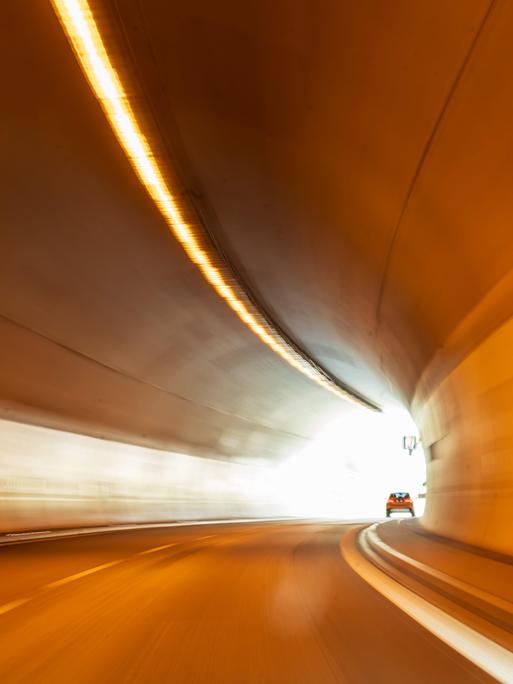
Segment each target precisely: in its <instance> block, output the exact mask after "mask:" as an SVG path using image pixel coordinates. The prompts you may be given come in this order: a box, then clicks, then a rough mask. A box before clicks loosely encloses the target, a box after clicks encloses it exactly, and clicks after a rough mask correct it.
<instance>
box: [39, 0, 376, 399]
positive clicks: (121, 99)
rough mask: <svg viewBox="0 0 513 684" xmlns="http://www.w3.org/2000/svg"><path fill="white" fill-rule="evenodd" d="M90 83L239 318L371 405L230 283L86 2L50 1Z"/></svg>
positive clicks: (310, 371)
mask: <svg viewBox="0 0 513 684" xmlns="http://www.w3.org/2000/svg"><path fill="white" fill-rule="evenodd" d="M52 3H53V6H54V9H55V11H56V14H57V16H58V17H59V19H60V21H61V23H62V26H63V28H64V30H65V32H66V34H67V36H68V39H69V40H70V42H71V44H72V46H73V48H74V50H75V53H76V55H77V58H78V61H79V63H80V65H81V67H82V70H83V71H84V73H85V76H86V78H87V80H88V81H89V84H90V86H91V88H92V90H93V92H94V94H95V95H96V97H97V98H98V100H99V102H100V104H101V106H102V108H103V111H104V113H105V115H106V117H107V120H108V121H109V123H110V125H111V128H112V130H113V131H114V134H115V135H116V137H117V139H118V141H119V143H120V144H121V147H122V148H123V150H124V152H125V154H126V156H127V158H128V159H129V161H130V163H131V165H132V167H133V168H134V170H135V172H136V174H137V176H138V177H139V179H140V181H141V183H142V184H143V185H144V187H145V188H146V190H147V192H148V193H149V195H150V197H151V198H152V199H153V201H154V202H155V204H156V206H157V207H158V209H159V211H160V213H161V214H162V216H163V218H164V219H165V221H166V223H167V225H168V227H169V229H170V231H171V232H172V234H173V235H174V236H175V238H176V239H177V240H178V242H179V243H180V245H181V246H182V248H183V249H184V251H185V253H186V254H187V256H188V257H189V259H190V260H191V261H192V262H193V263H194V264H195V265H196V266H197V267H198V268H199V270H200V271H201V273H202V275H203V276H204V278H205V279H206V280H207V282H208V283H209V284H210V285H211V286H212V288H213V289H214V290H215V291H216V292H217V294H218V295H219V296H220V297H221V298H222V299H223V300H224V301H225V302H226V303H227V304H228V306H230V307H231V309H232V310H233V311H234V312H235V313H236V314H237V316H238V317H239V319H240V320H241V321H242V322H243V323H245V325H246V326H247V327H248V328H249V329H250V330H251V331H252V332H253V333H254V334H255V335H256V336H257V337H258V338H259V339H260V340H261V341H262V342H263V343H264V344H266V345H267V346H268V347H270V348H271V349H272V350H273V351H274V352H275V353H276V354H278V356H280V357H281V358H282V359H284V360H285V361H286V362H287V363H288V364H290V365H291V366H292V367H293V368H295V369H296V370H298V371H300V372H301V373H302V374H303V375H306V376H307V377H308V378H309V379H310V380H312V381H314V382H316V383H317V384H318V385H320V386H321V387H323V388H324V389H326V390H328V391H329V392H332V393H333V394H336V395H337V396H339V397H340V398H342V399H344V400H346V401H349V402H351V403H353V404H356V405H359V406H363V407H365V408H371V409H372V408H374V409H375V407H373V406H372V405H371V404H370V403H368V402H366V401H365V400H363V399H361V398H360V397H359V396H358V395H357V394H352V393H351V392H350V391H349V390H345V389H343V388H342V387H339V386H338V385H337V384H336V383H335V382H333V381H332V380H331V379H330V378H329V377H327V376H326V375H325V374H324V373H323V372H321V371H320V369H318V368H317V367H316V366H315V365H314V364H313V363H312V362H310V361H309V360H308V359H307V358H306V357H303V356H301V355H300V354H299V353H298V352H297V351H296V350H295V349H294V348H293V347H292V346H291V345H289V344H288V343H287V341H286V340H285V339H284V338H283V337H281V335H280V334H279V332H278V331H277V330H276V329H274V328H273V326H272V325H271V324H270V323H269V322H268V321H267V320H266V319H265V318H264V317H263V316H262V315H261V314H260V312H258V310H257V309H256V308H255V307H254V306H253V305H252V303H251V301H250V300H249V299H248V298H247V297H246V296H245V293H244V292H243V291H242V289H241V288H240V286H238V284H237V283H236V282H235V281H234V282H231V283H230V282H228V280H227V278H226V277H225V275H223V272H222V267H220V266H219V265H216V263H215V255H214V254H212V253H211V250H208V251H207V249H205V248H204V247H202V246H201V245H200V243H199V241H198V238H197V236H196V235H195V233H194V231H193V230H192V229H191V226H189V225H188V224H187V223H186V221H185V219H184V217H183V214H182V212H181V210H180V207H179V206H178V204H177V202H176V200H175V198H174V197H173V194H172V192H171V190H170V189H169V187H168V184H167V183H166V181H165V180H164V174H163V172H162V170H161V168H160V167H159V164H158V162H157V159H156V156H155V154H154V152H153V150H152V149H151V147H150V144H149V143H148V140H147V138H146V136H145V135H144V133H143V132H142V129H141V126H140V124H139V122H138V120H137V117H136V116H135V114H134V111H133V109H132V107H131V105H130V102H129V97H128V94H127V92H126V90H125V89H124V88H123V85H122V83H121V80H120V78H119V75H118V73H117V72H116V70H115V68H114V67H113V66H112V63H111V61H110V58H109V55H108V52H107V49H106V47H105V44H104V42H103V40H102V38H101V35H100V32H99V30H98V27H97V25H96V21H95V19H94V17H93V14H92V12H91V9H90V7H89V4H88V3H87V1H86V0H52Z"/></svg>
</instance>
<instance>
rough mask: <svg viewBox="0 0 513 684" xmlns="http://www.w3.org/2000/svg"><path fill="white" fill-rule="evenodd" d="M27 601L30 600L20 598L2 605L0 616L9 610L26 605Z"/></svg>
mask: <svg viewBox="0 0 513 684" xmlns="http://www.w3.org/2000/svg"><path fill="white" fill-rule="evenodd" d="M28 601H30V598H22V599H17V600H16V601H11V602H10V603H4V605H3V606H0V615H3V614H4V613H8V612H9V611H10V610H13V609H14V608H17V607H18V606H22V605H23V604H24V603H27V602H28Z"/></svg>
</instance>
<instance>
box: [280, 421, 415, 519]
mask: <svg viewBox="0 0 513 684" xmlns="http://www.w3.org/2000/svg"><path fill="white" fill-rule="evenodd" d="M410 434H416V435H418V431H417V428H416V426H415V424H414V422H413V420H412V418H411V416H410V414H409V413H408V412H407V411H406V410H404V409H393V410H389V411H387V412H386V413H382V414H371V413H358V414H356V413H354V414H351V415H349V416H344V417H342V418H340V419H338V420H336V421H335V422H333V423H332V424H330V425H328V426H327V427H326V428H325V429H324V430H323V431H322V432H321V434H320V435H319V436H318V438H317V439H316V440H315V441H314V442H313V443H312V444H311V445H310V446H309V447H307V448H306V449H305V450H304V451H302V452H301V453H299V454H297V455H296V456H294V457H292V458H290V459H288V460H287V461H286V462H284V463H282V464H281V465H280V466H279V467H278V468H277V471H276V480H275V486H276V487H277V488H278V490H279V492H280V497H281V499H282V501H283V504H284V506H285V508H286V510H287V511H288V512H289V513H290V514H292V515H300V516H320V517H330V518H336V519H361V518H365V519H367V518H382V517H384V514H385V502H386V499H387V497H388V495H389V494H390V492H393V491H408V492H410V494H411V495H412V496H413V497H414V505H415V512H416V515H422V513H423V511H424V503H425V499H424V498H418V495H419V494H420V493H423V492H424V482H425V479H426V466H425V460H424V451H423V449H422V446H421V445H419V447H417V449H416V450H415V451H414V452H413V454H412V455H411V456H410V455H409V454H408V452H407V451H405V450H404V449H403V448H402V437H403V436H404V435H410Z"/></svg>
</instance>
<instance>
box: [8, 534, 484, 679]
mask: <svg viewBox="0 0 513 684" xmlns="http://www.w3.org/2000/svg"><path fill="white" fill-rule="evenodd" d="M350 529H351V526H343V525H333V524H331V525H325V524H319V523H311V524H301V523H295V524H290V523H272V524H271V523H268V524H262V523H253V524H241V525H230V526H225V525H221V524H218V525H212V526H211V527H210V528H209V531H210V532H211V534H212V535H213V536H212V538H211V539H209V540H208V542H207V541H206V540H205V539H203V540H202V541H200V539H199V538H198V528H194V527H193V528H190V527H189V528H187V527H183V528H168V529H165V528H159V529H146V530H137V531H130V532H122V533H121V532H115V533H111V534H105V535H99V536H94V537H88V538H84V537H81V538H74V539H65V540H52V541H46V542H39V543H29V544H18V545H14V546H9V547H5V548H2V549H0V554H1V556H2V562H1V563H0V605H3V604H7V603H10V602H12V601H15V600H16V599H18V598H20V597H23V598H26V597H28V598H29V600H28V601H27V602H26V603H25V604H24V605H19V606H18V607H15V608H13V609H11V610H10V611H9V612H8V613H5V614H4V615H2V616H1V617H0V679H2V681H6V682H21V681H31V682H36V681H37V682H40V683H46V682H48V683H49V682H51V683H52V684H54V683H55V682H74V683H76V684H80V683H81V682H93V681H94V682H96V683H102V682H121V681H123V682H124V681H130V682H179V683H180V684H181V683H184V684H185V683H186V682H219V683H222V684H232V683H233V684H241V683H242V682H244V684H253V683H255V684H256V683H258V682H267V683H274V682H276V683H277V684H278V683H279V684H297V683H298V682H301V684H310V683H311V684H325V683H326V684H335V683H338V684H340V683H344V682H351V683H352V684H369V683H370V682H380V683H383V684H386V683H387V682H397V681H408V682H409V681H415V682H416V684H433V682H444V683H445V682H451V684H472V683H475V682H486V683H488V682H492V681H493V680H492V679H491V678H490V677H489V676H488V675H486V674H484V673H482V672H481V671H480V670H479V669H478V668H476V667H475V666H474V665H472V664H471V663H469V662H468V661H466V660H465V659H464V658H462V657H461V656H459V655H457V654H456V653H454V652H453V651H451V650H450V649H449V648H447V647H446V646H445V645H444V644H443V643H441V642H439V641H438V640H436V639H435V638H434V637H433V636H432V635H430V634H429V633H428V632H426V631H425V630H424V629H422V628H421V627H420V626H419V625H418V624H417V623H416V622H415V621H413V620H412V619H410V618H408V617H406V616H405V615H404V613H402V612H401V611H400V610H399V609H398V608H396V607H395V606H394V605H393V604H391V603H390V602H388V601H387V600H385V599H384V598H383V597H382V596H381V595H380V594H378V593H377V592H375V591H373V590H372V589H371V588H370V587H369V586H368V585H367V584H366V582H364V581H363V580H362V579H360V577H358V575H356V574H355V573H354V572H353V571H352V570H351V569H350V568H349V566H348V565H347V564H346V563H345V562H344V560H343V558H342V556H341V554H340V552H339V541H340V538H341V536H343V535H344V534H345V533H346V532H347V531H348V530H350ZM170 543H176V546H174V547H172V548H169V549H165V548H162V549H161V550H160V551H159V552H156V553H152V554H147V555H141V552H142V551H144V550H146V549H150V548H151V549H154V548H155V547H156V546H162V547H164V546H166V545H168V544H170ZM114 560H121V562H119V563H117V564H116V565H112V566H110V567H108V563H109V562H112V561H114ZM98 566H104V567H103V569H102V570H101V571H98V572H94V573H93V574H89V575H86V574H84V575H83V576H82V577H81V578H80V579H79V580H78V581H73V582H69V583H66V584H63V583H62V580H63V578H66V577H71V576H76V577H78V576H79V575H80V573H84V571H86V570H88V569H90V568H91V567H95V568H96V567H98ZM59 582H60V585H59ZM52 583H53V585H54V588H47V587H48V586H49V585H50V584H52ZM45 587H46V588H45ZM371 615H372V620H370V619H369V616H371ZM405 644H407V645H408V646H407V648H405Z"/></svg>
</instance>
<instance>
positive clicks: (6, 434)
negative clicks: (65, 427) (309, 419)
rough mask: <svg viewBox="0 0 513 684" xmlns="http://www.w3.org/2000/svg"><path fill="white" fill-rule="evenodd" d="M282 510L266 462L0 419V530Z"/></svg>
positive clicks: (125, 522)
mask: <svg viewBox="0 0 513 684" xmlns="http://www.w3.org/2000/svg"><path fill="white" fill-rule="evenodd" d="M284 510H285V508H284V506H283V505H282V504H281V503H280V502H279V500H278V498H277V496H276V490H275V488H274V487H273V481H272V474H271V472H270V471H269V469H268V468H267V467H266V466H262V465H260V466H258V465H251V464H248V465H244V464H241V463H230V462H226V461H216V460H213V459H202V458H198V457H194V456H187V455H185V454H177V453H172V452H169V451H158V450H156V449H148V448H145V447H139V446H134V445H128V444H120V443H116V442H111V441H106V440H100V439H95V438H93V437H85V436H82V435H75V434H72V433H66V432H62V431H58V430H50V429H46V428H41V427H34V426H28V425H20V424H17V423H11V422H8V421H0V533H2V532H15V531H26V530H48V529H61V528H73V527H88V526H89V527H90V526H97V525H113V524H114V525H115V524H130V523H144V522H168V521H173V520H184V519H196V518H197V519H208V518H210V519H215V518H238V517H255V516H260V517H262V516H273V515H281V514H283V513H284Z"/></svg>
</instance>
